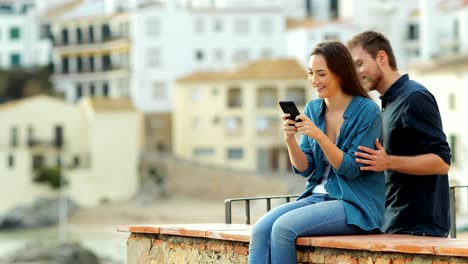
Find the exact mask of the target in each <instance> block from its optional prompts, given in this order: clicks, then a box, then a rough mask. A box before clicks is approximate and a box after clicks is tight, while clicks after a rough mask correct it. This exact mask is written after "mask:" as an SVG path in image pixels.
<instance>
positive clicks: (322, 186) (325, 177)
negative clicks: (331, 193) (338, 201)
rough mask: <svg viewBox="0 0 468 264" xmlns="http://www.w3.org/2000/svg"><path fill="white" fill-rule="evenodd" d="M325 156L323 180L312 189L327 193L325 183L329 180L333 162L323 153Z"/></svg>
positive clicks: (314, 191)
mask: <svg viewBox="0 0 468 264" xmlns="http://www.w3.org/2000/svg"><path fill="white" fill-rule="evenodd" d="M323 157H324V160H323V163H324V168H323V175H322V181H321V182H320V184H318V185H317V186H315V187H314V189H313V190H312V193H327V191H326V190H325V184H326V183H327V181H328V174H330V169H331V164H330V162H329V161H328V159H327V157H326V156H325V155H323ZM327 194H328V193H327Z"/></svg>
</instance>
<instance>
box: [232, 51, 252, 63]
mask: <svg viewBox="0 0 468 264" xmlns="http://www.w3.org/2000/svg"><path fill="white" fill-rule="evenodd" d="M232 60H233V61H234V62H245V61H247V60H249V50H248V49H239V50H236V51H235V52H234V55H233V58H232Z"/></svg>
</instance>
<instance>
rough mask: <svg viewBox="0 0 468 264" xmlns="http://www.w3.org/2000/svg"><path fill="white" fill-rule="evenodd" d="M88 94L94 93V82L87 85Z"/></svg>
mask: <svg viewBox="0 0 468 264" xmlns="http://www.w3.org/2000/svg"><path fill="white" fill-rule="evenodd" d="M89 95H91V96H95V95H96V86H95V85H94V83H91V84H90V85H89Z"/></svg>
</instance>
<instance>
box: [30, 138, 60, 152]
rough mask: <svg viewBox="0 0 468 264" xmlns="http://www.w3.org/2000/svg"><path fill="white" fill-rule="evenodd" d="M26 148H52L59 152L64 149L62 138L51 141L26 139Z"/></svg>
mask: <svg viewBox="0 0 468 264" xmlns="http://www.w3.org/2000/svg"><path fill="white" fill-rule="evenodd" d="M27 146H28V147H29V148H31V149H32V148H34V149H36V148H41V149H44V148H53V149H57V150H61V149H62V148H63V147H64V142H63V139H62V138H55V139H51V140H44V139H36V138H31V139H28V141H27Z"/></svg>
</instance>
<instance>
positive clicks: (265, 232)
mask: <svg viewBox="0 0 468 264" xmlns="http://www.w3.org/2000/svg"><path fill="white" fill-rule="evenodd" d="M270 233H271V226H267V225H265V223H262V222H257V223H256V224H255V225H254V226H253V227H252V231H251V233H250V236H251V237H252V238H255V239H256V240H258V239H269V237H270Z"/></svg>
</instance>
